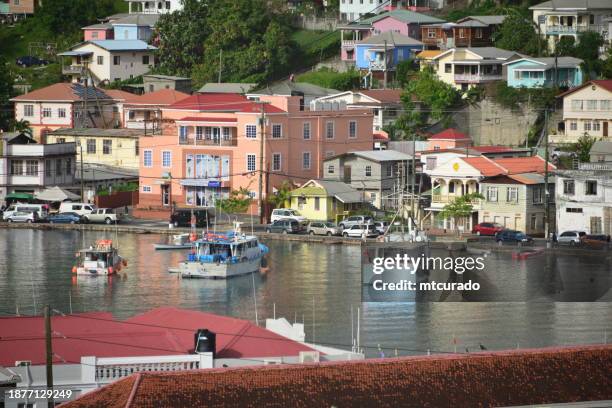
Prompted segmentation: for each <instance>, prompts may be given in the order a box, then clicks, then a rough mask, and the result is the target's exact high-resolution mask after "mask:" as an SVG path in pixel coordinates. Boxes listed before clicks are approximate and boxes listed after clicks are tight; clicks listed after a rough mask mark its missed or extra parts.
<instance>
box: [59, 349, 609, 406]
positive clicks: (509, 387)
mask: <svg viewBox="0 0 612 408" xmlns="http://www.w3.org/2000/svg"><path fill="white" fill-rule="evenodd" d="M610 366H612V345H609V344H608V345H596V346H580V347H555V348H545V349H531V350H511V351H497V352H477V353H468V354H449V355H434V356H416V357H404V358H387V359H374V360H365V361H344V362H329V363H318V364H317V363H314V364H301V365H300V364H295V365H293V364H288V365H278V366H276V365H272V366H270V365H268V366H259V367H245V368H219V369H209V370H191V371H175V372H142V373H138V374H134V375H132V376H130V377H127V378H125V379H122V380H120V381H116V382H114V383H111V384H109V385H106V386H104V387H102V388H99V389H97V390H94V391H91V392H88V393H86V394H82V395H81V396H80V397H78V398H77V399H75V400H73V401H70V402H67V403H65V404H62V405H61V406H62V407H64V408H80V407H83V408H85V407H109V408H114V407H117V408H119V407H121V408H123V407H129V408H145V407H146V408H149V407H226V408H228V407H244V406H257V407H271V406H274V407H331V406H335V407H396V406H397V407H424V406H428V407H476V406H486V407H500V406H523V405H541V404H550V403H551V402H570V401H606V400H610V399H612V388H611V387H610ZM543 380H545V384H542V381H543ZM544 385H545V386H544Z"/></svg>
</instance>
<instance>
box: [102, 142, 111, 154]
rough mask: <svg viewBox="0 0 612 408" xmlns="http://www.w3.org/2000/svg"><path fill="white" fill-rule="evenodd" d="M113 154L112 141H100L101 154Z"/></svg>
mask: <svg viewBox="0 0 612 408" xmlns="http://www.w3.org/2000/svg"><path fill="white" fill-rule="evenodd" d="M112 152H113V141H112V140H111V139H104V140H102V154H111V153H112Z"/></svg>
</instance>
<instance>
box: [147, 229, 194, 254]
mask: <svg viewBox="0 0 612 408" xmlns="http://www.w3.org/2000/svg"><path fill="white" fill-rule="evenodd" d="M196 239H197V237H196V235H195V234H194V233H191V234H178V235H173V236H172V239H171V240H169V242H168V243H167V244H153V247H154V248H155V250H156V251H162V250H173V249H189V248H191V247H192V246H193V244H192V242H193V241H195V240H196Z"/></svg>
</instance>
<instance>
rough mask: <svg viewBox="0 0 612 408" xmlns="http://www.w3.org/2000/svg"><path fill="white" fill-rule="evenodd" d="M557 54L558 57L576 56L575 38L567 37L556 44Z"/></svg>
mask: <svg viewBox="0 0 612 408" xmlns="http://www.w3.org/2000/svg"><path fill="white" fill-rule="evenodd" d="M555 54H556V55H557V56H558V57H570V56H573V55H575V54H576V44H575V42H574V37H572V36H569V35H566V36H564V37H561V39H560V40H559V42H557V44H555Z"/></svg>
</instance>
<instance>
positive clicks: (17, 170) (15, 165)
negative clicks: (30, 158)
mask: <svg viewBox="0 0 612 408" xmlns="http://www.w3.org/2000/svg"><path fill="white" fill-rule="evenodd" d="M22 174H23V160H11V175H13V176H21V175H22Z"/></svg>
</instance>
